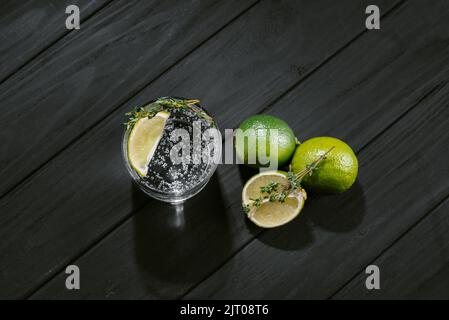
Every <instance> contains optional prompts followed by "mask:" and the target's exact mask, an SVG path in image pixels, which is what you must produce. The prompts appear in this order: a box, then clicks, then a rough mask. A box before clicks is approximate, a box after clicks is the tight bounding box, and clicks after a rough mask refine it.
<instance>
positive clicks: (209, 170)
mask: <svg viewBox="0 0 449 320" xmlns="http://www.w3.org/2000/svg"><path fill="white" fill-rule="evenodd" d="M161 98H174V99H180V100H187V98H182V97H174V96H163V97H159V98H156V99H152V100H149V101H148V102H145V103H143V104H141V105H140V107H144V106H146V105H148V104H150V103H152V102H154V101H156V100H158V99H161ZM195 105H197V106H198V107H199V108H201V109H202V110H204V111H205V112H206V113H207V114H208V115H209V116H211V115H210V113H209V112H208V111H207V109H206V108H204V107H203V106H201V105H200V104H199V103H195ZM211 117H212V116H211ZM215 128H216V129H217V131H218V134H219V137H220V141H221V140H222V135H221V132H220V130H219V128H218V126H217V123H216V122H215ZM131 130H132V128H129V127H125V130H124V132H123V137H122V152H121V153H122V158H123V161H124V163H125V166H126V169H127V171H128V172H129V174H130V175H131V177H132V178H133V180H134V182H135V183H137V184H138V185H139V186H143V187H144V188H145V191H146V190H148V191H150V192H153V193H155V194H158V195H162V196H166V197H170V196H174V197H180V196H183V195H186V194H188V193H189V192H190V191H192V190H195V189H196V188H198V187H199V186H202V185H203V184H204V185H203V187H204V186H205V182H206V183H207V181H209V180H210V178H211V177H212V176H213V174H214V173H215V171H216V169H217V167H218V163H216V162H215V161H213V158H211V161H209V162H208V163H207V166H206V169H205V170H204V172H203V174H202V175H201V176H200V177H199V178H198V182H197V183H196V184H194V185H193V186H192V187H191V188H190V189H189V190H187V191H185V192H182V193H179V192H166V191H162V190H159V189H156V188H154V187H150V186H148V185H145V184H142V183H141V182H140V179H142V178H144V177H141V176H140V175H139V174H138V173H137V172H136V171H135V170H134V169H133V168H132V166H131V164H130V163H129V160H128V138H129V134H130V133H131ZM220 151H221V150H220ZM220 158H221V152H220ZM197 192H199V191H198V190H195V191H194V192H193V194H192V196H193V195H195V194H196V193H197ZM149 195H150V196H151V194H149Z"/></svg>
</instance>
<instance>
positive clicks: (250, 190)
mask: <svg viewBox="0 0 449 320" xmlns="http://www.w3.org/2000/svg"><path fill="white" fill-rule="evenodd" d="M270 182H275V183H279V186H280V187H282V186H288V185H289V181H288V179H287V176H286V174H285V173H284V172H282V171H265V172H262V173H259V174H257V175H255V176H254V177H252V178H251V179H250V180H248V182H247V183H246V184H245V186H244V187H243V191H242V203H243V204H244V205H245V204H251V203H253V202H252V200H251V199H257V198H259V197H261V196H263V193H262V192H261V190H260V188H261V187H263V186H266V185H267V184H269V183H270ZM306 199H307V194H306V192H305V191H304V190H303V189H302V190H300V191H295V192H292V193H291V194H290V195H289V196H288V197H287V198H286V199H285V201H284V202H280V201H273V202H270V201H269V200H268V199H264V200H263V201H262V203H261V205H260V207H258V208H256V207H255V206H251V209H250V211H249V212H248V213H247V215H248V218H249V219H250V220H251V221H252V222H254V223H255V224H256V225H258V226H259V227H262V228H274V227H278V226H281V225H283V224H286V223H287V222H290V221H291V220H293V219H294V218H295V217H297V216H298V215H299V213H300V212H301V210H302V208H303V206H304V202H305V200H306Z"/></svg>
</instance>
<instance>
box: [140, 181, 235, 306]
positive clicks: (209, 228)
mask: <svg viewBox="0 0 449 320" xmlns="http://www.w3.org/2000/svg"><path fill="white" fill-rule="evenodd" d="M135 192H141V191H139V190H136V191H135ZM225 209H226V207H225V203H224V200H223V198H222V192H221V188H220V184H219V181H218V179H217V175H216V174H215V175H214V176H213V177H212V178H211V180H210V181H209V183H208V185H207V186H206V188H205V189H204V190H203V191H201V192H200V193H199V194H198V195H196V196H195V197H193V198H191V199H189V200H187V201H186V202H185V203H184V204H182V205H170V204H166V203H162V202H159V201H152V202H151V203H150V205H147V206H146V207H145V208H144V209H143V210H140V211H139V212H138V214H137V215H136V217H135V219H134V229H135V238H134V240H135V256H136V263H137V265H138V267H139V270H140V271H141V275H142V276H143V280H144V281H145V285H146V286H147V289H148V290H150V291H151V293H152V294H153V295H155V296H157V297H162V298H166V297H169V298H173V297H176V296H177V295H178V294H179V293H180V292H182V291H183V290H185V289H186V288H188V287H190V286H191V285H193V284H196V283H197V282H199V281H201V280H203V279H204V278H205V277H206V276H207V275H208V274H209V273H210V272H212V271H213V270H214V269H215V268H216V267H217V265H218V264H219V263H220V262H221V261H222V260H223V259H224V257H226V256H228V255H229V252H230V250H231V244H232V242H231V241H232V239H231V235H230V230H229V223H228V220H227V216H226V214H225Z"/></svg>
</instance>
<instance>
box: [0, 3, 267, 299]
mask: <svg viewBox="0 0 449 320" xmlns="http://www.w3.org/2000/svg"><path fill="white" fill-rule="evenodd" d="M260 1H261V0H256V1H255V2H253V3H252V4H251V5H249V6H248V7H246V8H245V9H243V10H242V11H241V12H240V13H239V14H237V15H236V16H234V17H233V18H232V19H230V20H229V21H228V22H226V23H225V24H224V25H223V26H222V27H220V28H219V29H217V31H215V32H214V33H213V34H211V35H210V36H208V37H207V38H206V39H204V40H203V41H201V42H200V43H199V44H198V45H196V46H195V47H194V48H193V49H191V50H190V51H188V52H187V53H186V54H184V55H183V56H182V57H180V58H179V59H177V60H176V61H175V62H174V63H173V64H172V65H170V66H169V67H168V68H166V69H165V70H164V71H162V72H161V73H160V74H159V75H157V76H156V77H155V78H153V79H152V80H151V81H150V82H148V83H146V84H145V85H143V86H142V88H140V89H138V90H137V91H136V92H135V93H133V94H132V95H131V96H130V97H129V98H126V100H125V101H124V102H123V103H120V104H119V106H117V107H116V108H114V109H113V110H112V111H111V112H109V113H108V114H107V115H106V116H105V117H103V118H101V119H100V120H98V121H96V122H95V123H94V124H93V125H92V126H90V127H89V128H87V129H86V130H84V131H83V132H82V133H81V134H80V135H78V136H77V137H75V138H74V139H72V140H71V141H70V142H69V143H68V144H66V146H64V147H63V148H62V149H61V150H60V151H58V152H57V153H55V155H53V156H52V157H51V158H50V159H48V160H47V161H45V163H43V164H42V165H40V166H39V167H38V168H37V169H35V170H33V172H31V173H30V174H29V175H27V176H26V177H25V178H24V179H22V180H21V181H20V182H19V183H17V184H16V185H15V186H13V187H12V188H11V189H10V190H8V191H7V192H6V193H4V194H3V195H2V196H0V200H1V199H2V198H3V197H5V196H6V195H7V194H9V193H10V192H12V191H13V190H14V189H16V188H18V187H19V186H20V185H21V184H22V183H24V182H25V181H26V180H28V179H29V178H30V177H31V176H33V175H34V174H35V173H36V172H38V171H39V170H40V169H42V168H43V167H44V166H45V165H47V164H48V163H50V162H51V161H52V160H53V159H54V158H56V157H58V156H59V155H60V154H61V153H62V152H64V150H65V149H67V148H68V147H69V146H70V145H72V144H73V143H74V142H75V141H77V140H79V139H80V138H81V137H82V136H84V135H85V134H87V133H88V132H89V131H91V130H92V129H93V128H94V127H96V126H97V125H99V124H100V123H101V122H102V121H104V120H105V119H107V118H108V117H109V116H111V115H112V114H113V113H115V112H116V111H117V110H118V109H119V108H120V107H122V106H123V105H124V104H125V103H127V102H128V101H129V100H131V99H132V98H134V97H135V96H136V95H138V94H139V93H140V92H141V91H143V90H144V89H145V88H147V87H148V86H150V85H151V84H152V83H153V82H155V81H157V80H158V79H159V78H161V77H162V76H163V75H164V74H165V73H167V72H169V71H170V70H171V69H172V68H174V67H175V66H176V65H177V64H179V63H180V62H181V61H182V60H184V59H186V58H187V57H188V56H189V55H191V54H192V53H193V52H194V51H196V50H197V49H199V48H200V47H202V46H203V45H204V44H205V43H207V42H208V41H209V40H211V39H212V38H213V37H215V36H216V35H217V34H219V33H220V32H222V31H223V30H224V29H226V28H227V27H229V26H230V25H231V24H232V23H234V22H235V21H236V20H238V19H239V18H240V17H241V16H243V15H244V14H245V13H247V12H248V11H249V10H251V9H252V8H253V7H254V6H256V5H257V4H258V3H260ZM151 200H152V199H148V200H147V201H146V202H145V203H144V204H143V205H142V206H139V208H137V209H135V210H132V211H131V212H130V213H129V214H127V215H125V216H124V217H123V218H122V219H120V221H119V222H117V223H116V224H114V225H113V226H112V227H111V228H109V229H108V230H106V231H105V232H103V233H102V234H101V235H100V236H99V237H98V238H97V239H95V240H94V241H93V242H92V243H91V244H90V245H89V246H87V247H86V248H85V249H83V250H82V251H81V252H80V253H79V254H77V255H76V256H75V257H73V258H70V259H69V261H68V263H69V264H70V263H72V262H74V261H76V260H78V259H79V258H81V257H82V256H84V255H85V254H86V253H87V252H89V251H90V250H91V249H93V248H94V247H95V246H96V245H97V244H98V243H100V242H101V241H103V240H104V239H105V238H107V236H108V235H109V234H112V233H113V232H114V231H115V230H116V229H118V228H119V227H120V226H121V225H122V224H123V223H125V222H126V221H128V220H129V219H130V218H131V217H132V216H133V215H134V214H135V213H136V212H138V211H139V210H141V209H142V208H144V207H145V206H146V205H147V204H148V203H149V202H150V201H151ZM64 268H65V267H61V268H59V269H58V270H56V271H55V272H54V275H53V276H49V278H48V279H44V280H43V281H42V282H41V284H39V285H37V286H36V287H35V288H33V289H31V290H29V291H28V293H25V294H24V299H30V298H31V297H32V296H33V295H34V294H36V293H37V292H38V291H39V290H40V289H42V288H43V287H44V286H45V285H46V284H48V283H49V282H50V281H52V280H53V279H54V278H56V277H57V276H58V275H59V274H60V273H61V272H62V271H63V270H64Z"/></svg>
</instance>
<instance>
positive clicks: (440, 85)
mask: <svg viewBox="0 0 449 320" xmlns="http://www.w3.org/2000/svg"><path fill="white" fill-rule="evenodd" d="M446 84H447V80H446V81H442V82H440V83H439V84H438V85H437V86H435V87H434V88H433V89H432V90H430V91H429V92H428V93H427V94H426V95H425V96H423V97H422V98H421V99H420V100H419V101H418V102H417V103H415V104H414V105H413V106H412V107H411V108H410V109H409V110H407V111H406V112H405V113H404V116H405V115H406V114H407V113H409V112H411V111H412V110H413V109H414V108H415V107H416V106H417V105H418V104H420V103H421V102H423V101H424V100H427V99H428V98H430V97H431V96H433V95H435V94H436V93H438V92H439V91H440V90H441V89H442V88H443V87H445V86H446ZM401 118H403V116H401ZM397 122H398V119H397V120H395V123H397ZM390 127H391V126H390ZM385 131H387V129H385V130H383V132H385ZM377 137H378V136H376V137H375V138H374V139H373V140H371V141H370V142H369V144H371V142H374V140H376V139H377ZM367 146H368V144H367V145H365V146H363V147H362V148H361V150H362V149H365V148H366V147H367ZM448 199H449V193H447V194H446V195H445V196H444V197H443V198H442V199H441V200H440V201H438V202H437V203H436V204H435V205H434V206H433V207H431V208H430V209H429V210H428V211H427V212H426V213H425V214H424V215H423V216H422V217H421V218H419V219H418V220H417V221H415V222H414V223H413V224H412V225H411V226H410V227H409V228H407V229H406V230H405V231H404V232H403V233H401V234H400V235H399V236H398V237H397V238H396V239H394V240H393V241H392V242H391V243H390V244H389V245H387V246H386V247H385V248H384V249H382V250H381V251H380V253H379V254H378V255H376V256H375V257H374V258H373V259H372V260H370V262H369V263H368V265H369V264H373V263H374V262H375V261H376V260H377V259H379V258H380V257H381V256H382V255H384V254H385V253H386V252H387V251H388V250H389V249H391V248H392V247H393V246H394V245H395V244H396V243H397V242H399V241H400V240H401V239H402V238H404V237H405V236H406V235H407V233H409V232H410V231H412V229H414V228H415V227H417V226H418V225H419V224H420V223H421V222H422V221H423V220H424V219H425V218H426V217H428V216H429V215H430V214H431V213H432V212H433V211H434V210H436V209H438V207H440V206H441V205H443V203H444V202H446V200H448ZM361 273H363V269H362V270H360V271H358V272H356V273H355V274H354V275H353V276H352V277H349V278H348V280H347V281H345V282H344V283H343V285H342V286H341V287H339V288H338V289H337V290H336V291H335V292H334V293H332V294H331V295H330V296H329V297H328V298H327V299H328V300H329V299H333V298H334V297H335V296H336V295H337V294H338V293H340V292H341V291H342V290H343V289H344V288H346V287H347V286H348V285H349V284H350V283H351V282H352V281H353V280H354V279H356V278H357V276H358V275H359V274H361Z"/></svg>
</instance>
